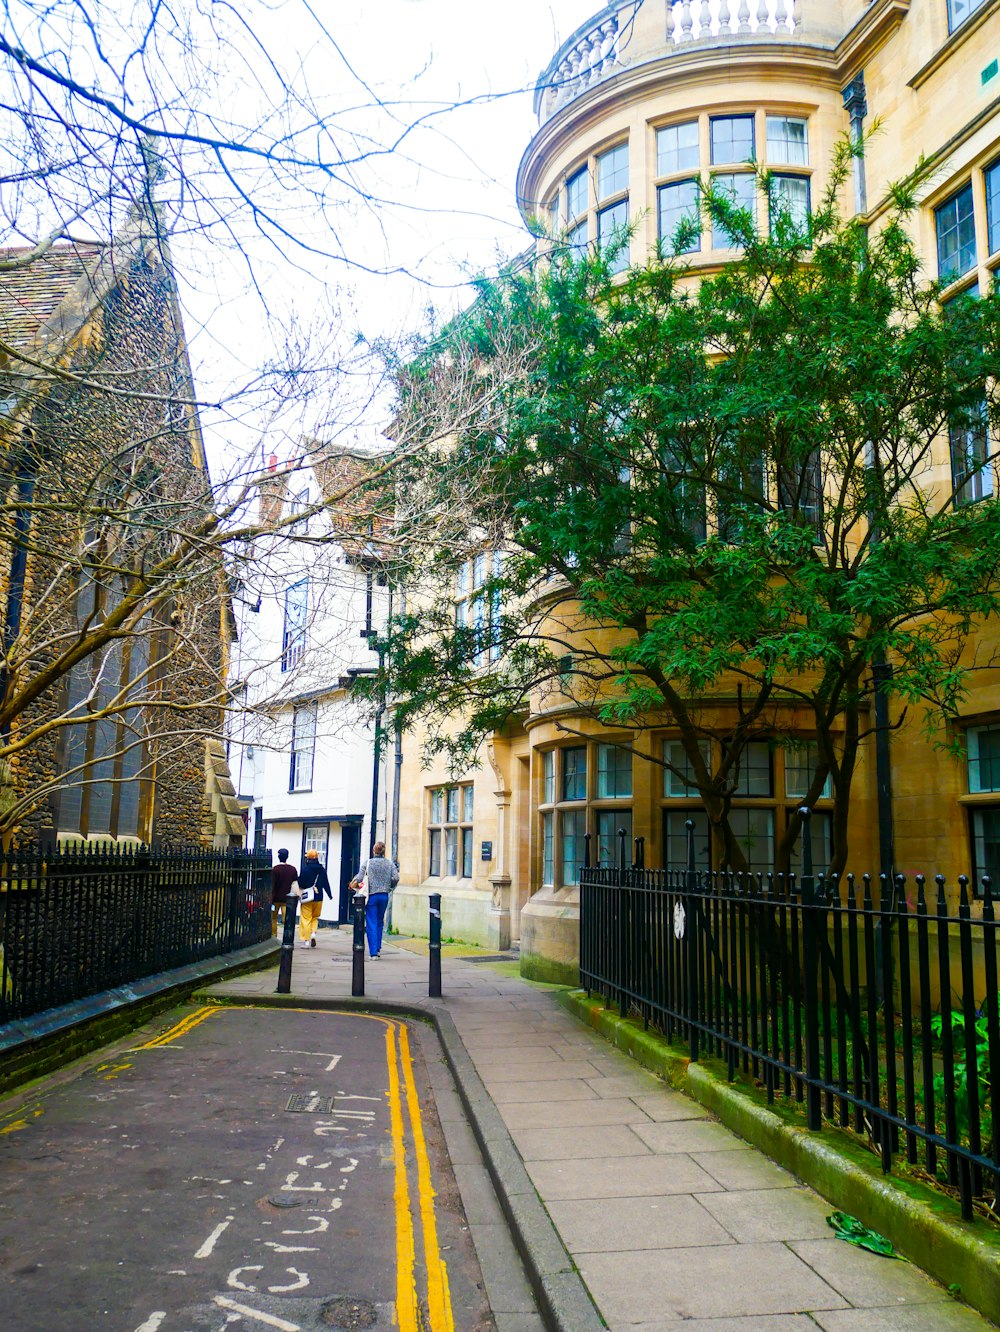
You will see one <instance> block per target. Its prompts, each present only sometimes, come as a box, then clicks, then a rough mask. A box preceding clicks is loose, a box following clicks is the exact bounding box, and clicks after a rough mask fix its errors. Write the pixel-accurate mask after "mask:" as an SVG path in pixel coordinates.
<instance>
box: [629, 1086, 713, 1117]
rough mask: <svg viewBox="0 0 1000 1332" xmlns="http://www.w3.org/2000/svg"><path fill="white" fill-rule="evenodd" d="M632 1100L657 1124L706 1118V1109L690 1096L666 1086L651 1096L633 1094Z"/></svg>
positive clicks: (707, 1114) (707, 1115)
mask: <svg viewBox="0 0 1000 1332" xmlns="http://www.w3.org/2000/svg"><path fill="white" fill-rule="evenodd" d="M632 1100H633V1101H634V1102H635V1104H636V1105H637V1106H638V1107H639V1109H640V1110H642V1111H643V1113H644V1114H645V1115H647V1116H648V1117H649V1118H650V1119H652V1120H653V1121H654V1122H655V1123H657V1124H665V1123H667V1122H668V1121H669V1120H672V1119H708V1118H710V1116H709V1113H708V1111H707V1110H706V1109H705V1107H704V1106H702V1105H699V1104H698V1102H697V1101H692V1100H691V1098H690V1096H682V1095H681V1093H680V1092H675V1091H669V1090H668V1089H667V1088H666V1087H664V1088H663V1089H662V1091H657V1092H656V1093H655V1094H653V1095H651V1096H633V1097H632Z"/></svg>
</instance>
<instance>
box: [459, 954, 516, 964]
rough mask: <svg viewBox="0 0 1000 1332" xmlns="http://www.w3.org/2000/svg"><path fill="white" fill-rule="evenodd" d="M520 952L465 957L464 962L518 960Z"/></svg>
mask: <svg viewBox="0 0 1000 1332" xmlns="http://www.w3.org/2000/svg"><path fill="white" fill-rule="evenodd" d="M518 957H519V954H518V953H488V954H485V955H480V956H479V957H463V958H462V959H461V961H463V962H516V961H517V959H518Z"/></svg>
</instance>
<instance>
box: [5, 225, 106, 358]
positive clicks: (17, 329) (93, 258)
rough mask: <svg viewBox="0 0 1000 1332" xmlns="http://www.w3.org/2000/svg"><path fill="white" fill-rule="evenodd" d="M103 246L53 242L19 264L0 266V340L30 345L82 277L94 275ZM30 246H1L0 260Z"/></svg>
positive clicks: (12, 257)
mask: <svg viewBox="0 0 1000 1332" xmlns="http://www.w3.org/2000/svg"><path fill="white" fill-rule="evenodd" d="M106 249H107V247H106V246H104V245H100V244H97V243H92V244H85V243H74V244H69V245H53V246H52V247H51V248H50V249H48V250H46V251H45V253H44V254H41V255H39V256H38V258H37V259H33V260H32V261H31V262H30V263H28V264H25V265H24V266H23V267H21V268H9V269H4V268H0V342H3V343H6V344H7V345H8V346H15V347H28V346H30V345H31V344H32V343H33V342H34V341H35V339H36V337H37V335H38V333H39V330H40V329H41V328H42V326H43V325H44V324H45V323H46V322H47V321H48V320H49V318H50V317H51V316H52V315H53V314H54V313H55V311H56V310H57V309H58V308H59V306H60V305H61V304H62V302H63V301H64V300H65V299H66V297H67V296H68V295H69V294H70V292H72V291H73V290H74V288H76V287H77V286H78V284H80V282H81V280H82V279H84V278H88V279H93V278H94V277H96V274H97V269H98V268H99V266H100V260H101V257H102V255H103V254H104V253H105V250H106ZM30 250H31V247H28V246H25V247H23V248H20V249H0V264H2V263H3V261H4V260H10V259H16V258H17V256H18V255H21V254H28V253H30Z"/></svg>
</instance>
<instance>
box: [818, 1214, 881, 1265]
mask: <svg viewBox="0 0 1000 1332" xmlns="http://www.w3.org/2000/svg"><path fill="white" fill-rule="evenodd" d="M826 1224H827V1225H828V1226H832V1227H833V1229H834V1231H835V1232H836V1235H837V1239H842V1240H847V1242H848V1244H854V1245H855V1246H856V1247H857V1248H859V1249H867V1250H868V1251H869V1253H877V1254H878V1255H879V1257H880V1258H898V1257H899V1254H898V1253H897V1252H896V1250H895V1249H894V1248H893V1247H892V1242H891V1241H890V1240H887V1239H886V1237H885V1236H884V1235H880V1234H879V1233H878V1231H877V1230H869V1229H868V1227H867V1226H863V1225H862V1224H861V1222H860V1221H859V1220H858V1218H857V1217H856V1216H848V1215H847V1213H846V1212H834V1213H833V1214H832V1215H831V1216H828V1217H827V1218H826Z"/></svg>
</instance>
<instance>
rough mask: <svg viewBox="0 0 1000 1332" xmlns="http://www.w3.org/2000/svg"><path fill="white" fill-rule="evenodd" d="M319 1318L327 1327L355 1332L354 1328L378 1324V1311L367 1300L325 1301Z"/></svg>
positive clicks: (344, 1331) (345, 1331) (343, 1331)
mask: <svg viewBox="0 0 1000 1332" xmlns="http://www.w3.org/2000/svg"><path fill="white" fill-rule="evenodd" d="M320 1317H321V1318H322V1319H323V1322H324V1323H326V1325H327V1326H328V1327H336V1328H339V1329H341V1332H355V1329H356V1328H358V1329H359V1328H365V1327H374V1326H375V1324H376V1323H377V1322H378V1310H377V1309H376V1308H375V1306H374V1304H372V1303H370V1301H368V1300H352V1299H346V1298H345V1299H340V1300H327V1302H326V1304H324V1305H323V1307H322V1309H320Z"/></svg>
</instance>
